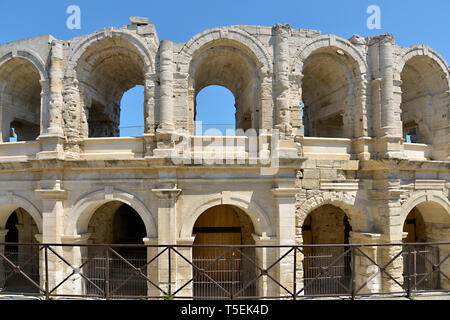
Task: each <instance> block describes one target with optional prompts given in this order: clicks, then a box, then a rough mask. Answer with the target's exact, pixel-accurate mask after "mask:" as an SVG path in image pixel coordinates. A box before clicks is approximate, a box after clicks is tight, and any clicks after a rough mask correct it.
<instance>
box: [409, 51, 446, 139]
mask: <svg viewBox="0 0 450 320" xmlns="http://www.w3.org/2000/svg"><path fill="white" fill-rule="evenodd" d="M446 78H447V77H446V71H445V70H443V69H442V68H441V66H440V65H439V64H438V63H437V62H436V61H435V60H434V59H432V58H430V57H429V56H425V55H416V56H414V57H412V58H411V59H409V60H408V61H406V63H405V65H404V67H403V70H402V71H401V91H402V100H401V105H400V109H401V121H402V124H403V137H404V139H405V140H406V142H411V143H423V144H430V145H431V144H447V142H446V141H447V140H446V141H444V140H443V138H444V139H445V138H446V136H447V135H448V133H449V131H448V130H449V124H448V119H447V112H448V106H447V104H446V103H443V101H442V95H443V94H444V93H445V92H447V91H448V90H449V83H448V81H447V80H446Z"/></svg>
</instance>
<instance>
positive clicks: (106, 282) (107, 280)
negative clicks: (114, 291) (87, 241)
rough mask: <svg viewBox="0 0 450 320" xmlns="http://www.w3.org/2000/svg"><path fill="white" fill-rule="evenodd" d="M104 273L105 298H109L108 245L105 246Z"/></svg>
mask: <svg viewBox="0 0 450 320" xmlns="http://www.w3.org/2000/svg"><path fill="white" fill-rule="evenodd" d="M105 273H106V274H105V299H106V300H109V299H110V296H109V247H106V261H105Z"/></svg>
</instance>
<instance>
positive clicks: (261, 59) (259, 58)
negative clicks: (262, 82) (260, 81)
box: [180, 26, 273, 73]
mask: <svg viewBox="0 0 450 320" xmlns="http://www.w3.org/2000/svg"><path fill="white" fill-rule="evenodd" d="M220 39H227V40H230V41H235V42H237V43H240V44H242V46H243V47H244V48H247V50H248V52H251V55H253V56H254V57H255V58H256V62H257V66H258V68H260V69H261V73H272V70H273V68H272V63H271V58H270V54H269V53H268V52H267V50H266V49H265V48H264V45H263V44H262V43H261V42H260V41H259V40H258V39H256V38H255V37H253V36H252V35H250V34H249V33H248V32H246V31H244V30H241V29H239V28H236V27H232V26H231V27H218V28H212V29H208V30H205V31H203V32H200V33H198V34H197V35H195V36H194V37H192V38H191V39H190V40H189V41H188V42H186V44H185V45H184V46H183V48H182V49H181V51H180V54H181V56H182V57H183V58H182V59H183V60H184V61H183V62H187V63H188V64H190V62H191V59H192V58H193V56H194V54H195V52H197V51H198V50H199V49H200V48H201V47H203V46H204V45H206V44H207V43H209V42H211V41H214V40H220Z"/></svg>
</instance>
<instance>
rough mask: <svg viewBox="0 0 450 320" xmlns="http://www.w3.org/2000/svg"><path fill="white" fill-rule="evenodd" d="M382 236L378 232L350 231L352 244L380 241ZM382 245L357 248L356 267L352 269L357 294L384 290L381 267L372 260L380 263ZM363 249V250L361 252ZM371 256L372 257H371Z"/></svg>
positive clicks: (353, 262)
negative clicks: (379, 256)
mask: <svg viewBox="0 0 450 320" xmlns="http://www.w3.org/2000/svg"><path fill="white" fill-rule="evenodd" d="M381 238H382V235H381V234H378V233H364V232H353V231H352V232H350V239H349V242H350V244H374V243H380V242H381V241H380V239H381ZM380 249H381V247H378V246H367V247H366V246H361V247H358V249H357V250H355V255H354V258H355V261H352V265H353V264H354V266H355V268H354V270H353V269H352V277H354V279H355V284H354V289H355V294H356V295H361V294H369V293H379V292H381V291H382V274H381V273H379V268H378V267H377V266H376V265H375V264H374V263H373V262H372V261H371V260H370V259H372V260H373V261H374V262H376V263H379V261H378V255H379V252H380ZM359 250H360V251H362V253H361V252H359ZM369 258H370V259H369ZM357 290H359V291H357Z"/></svg>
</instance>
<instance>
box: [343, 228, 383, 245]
mask: <svg viewBox="0 0 450 320" xmlns="http://www.w3.org/2000/svg"><path fill="white" fill-rule="evenodd" d="M383 238H384V234H382V233H371V232H356V231H350V240H351V243H352V244H368V243H369V244H370V243H383Z"/></svg>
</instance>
